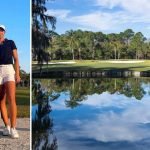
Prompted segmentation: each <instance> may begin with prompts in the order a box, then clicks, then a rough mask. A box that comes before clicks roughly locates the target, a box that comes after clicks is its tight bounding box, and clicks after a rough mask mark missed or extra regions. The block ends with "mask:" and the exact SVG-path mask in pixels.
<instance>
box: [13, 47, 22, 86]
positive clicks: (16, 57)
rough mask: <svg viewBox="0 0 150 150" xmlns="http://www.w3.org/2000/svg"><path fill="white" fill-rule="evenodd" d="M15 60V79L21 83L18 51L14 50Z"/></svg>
mask: <svg viewBox="0 0 150 150" xmlns="http://www.w3.org/2000/svg"><path fill="white" fill-rule="evenodd" d="M13 58H14V65H15V72H16V73H15V79H16V83H19V82H20V80H21V79H20V71H19V59H18V53H17V50H16V49H14V50H13Z"/></svg>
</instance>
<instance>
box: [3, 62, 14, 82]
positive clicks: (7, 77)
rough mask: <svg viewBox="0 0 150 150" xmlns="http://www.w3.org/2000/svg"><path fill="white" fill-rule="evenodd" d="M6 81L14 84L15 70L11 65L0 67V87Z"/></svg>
mask: <svg viewBox="0 0 150 150" xmlns="http://www.w3.org/2000/svg"><path fill="white" fill-rule="evenodd" d="M8 81H14V82H15V70H14V67H13V65H12V64H9V65H0V85H2V84H4V83H5V82H8Z"/></svg>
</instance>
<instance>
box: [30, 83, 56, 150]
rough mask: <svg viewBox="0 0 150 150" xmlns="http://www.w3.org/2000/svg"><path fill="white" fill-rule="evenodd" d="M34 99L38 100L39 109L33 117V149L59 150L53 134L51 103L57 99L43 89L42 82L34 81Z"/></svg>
mask: <svg viewBox="0 0 150 150" xmlns="http://www.w3.org/2000/svg"><path fill="white" fill-rule="evenodd" d="M32 91H33V98H34V101H35V100H36V103H37V106H38V107H37V109H36V111H35V114H34V115H33V116H32V149H35V150H57V147H58V146H57V139H56V137H55V136H54V134H53V120H52V119H51V117H50V112H51V111H52V109H51V106H50V101H52V100H54V99H55V98H57V96H55V95H54V96H49V95H51V94H50V93H49V92H48V91H47V90H45V89H43V88H42V87H41V84H40V82H37V81H34V82H33V86H32Z"/></svg>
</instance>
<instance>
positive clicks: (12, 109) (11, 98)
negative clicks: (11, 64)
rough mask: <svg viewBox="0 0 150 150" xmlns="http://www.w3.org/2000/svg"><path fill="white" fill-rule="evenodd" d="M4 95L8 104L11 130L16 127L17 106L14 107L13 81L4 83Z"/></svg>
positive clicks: (14, 86) (14, 85)
mask: <svg viewBox="0 0 150 150" xmlns="http://www.w3.org/2000/svg"><path fill="white" fill-rule="evenodd" d="M4 85H5V90H6V95H7V98H8V102H9V113H10V114H9V115H10V124H11V128H15V127H16V117H17V106H16V84H15V82H14V81H8V82H5V84H4Z"/></svg>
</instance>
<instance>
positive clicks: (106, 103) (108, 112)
mask: <svg viewBox="0 0 150 150" xmlns="http://www.w3.org/2000/svg"><path fill="white" fill-rule="evenodd" d="M32 87H33V93H34V94H33V106H32V148H33V149H42V148H43V149H50V150H56V149H58V150H70V149H71V150H77V149H78V150H112V149H114V150H127V149H128V150H148V149H149V147H150V78H82V79H81V78H76V79H74V78H72V79H69V78H68V79H36V80H34V81H33V86H32Z"/></svg>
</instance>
